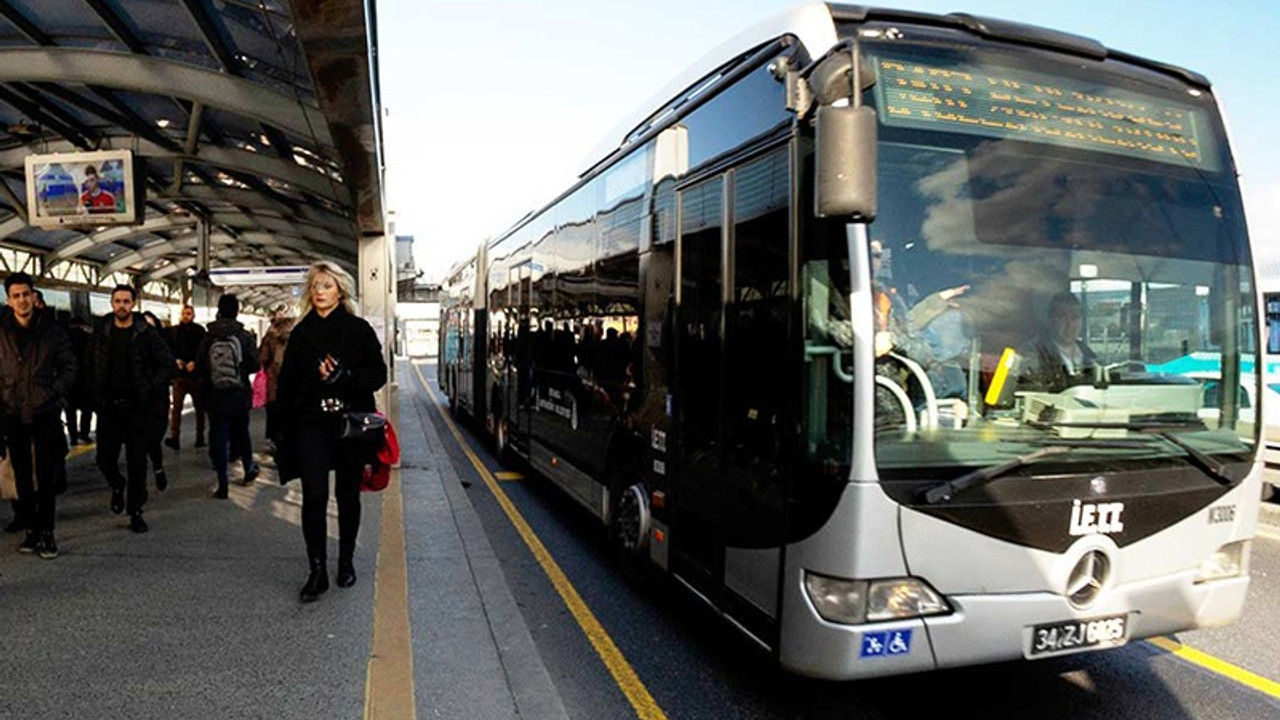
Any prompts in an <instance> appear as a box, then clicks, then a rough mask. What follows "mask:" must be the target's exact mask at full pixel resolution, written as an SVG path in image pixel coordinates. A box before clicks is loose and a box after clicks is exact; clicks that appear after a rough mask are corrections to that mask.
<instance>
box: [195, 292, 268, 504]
mask: <svg viewBox="0 0 1280 720" xmlns="http://www.w3.org/2000/svg"><path fill="white" fill-rule="evenodd" d="M239 314H240V300H239V298H237V297H236V296H235V295H232V294H226V295H223V296H222V297H220V298H218V317H217V319H215V320H214V321H213V322H211V323H209V331H208V333H207V334H206V335H205V338H204V341H203V342H202V343H201V344H200V351H199V352H198V353H196V377H197V378H199V379H200V384H201V386H202V390H201V392H203V393H204V397H205V403H206V405H207V406H208V408H209V424H210V427H209V458H210V459H211V460H212V461H213V469H214V471H216V472H217V474H218V487H217V489H216V490H214V492H213V496H214V497H215V498H218V499H220V500H225V499H226V498H227V457H228V447H230V450H231V452H232V454H234V455H235V457H238V458H240V462H241V463H242V464H243V465H244V484H245V485H248V484H249V483H251V482H253V481H254V478H256V477H258V472H259V469H258V464H257V463H256V462H254V461H253V440H252V439H251V438H250V437H249V410H250V409H251V408H252V406H253V385H252V384H251V383H250V382H249V376H250V375H252V374H253V373H255V372H257V371H258V368H259V362H258V345H257V343H255V342H254V340H253V337H252V336H251V335H249V333H248V331H247V330H245V329H244V325H243V324H242V323H241V322H240V321H239V320H236V316H237V315H239ZM226 340H232V341H234V342H236V343H238V345H239V351H238V357H235V358H226V359H223V358H222V357H219V353H215V348H216V346H218V345H221V343H220V342H219V341H226ZM233 354H234V353H233ZM226 362H233V363H235V364H236V365H238V367H233V368H230V369H229V372H231V373H232V375H233V378H232V380H231V381H224V380H223V378H222V373H223V372H227V370H224V369H223V368H222V365H223V364H224V363H226Z"/></svg>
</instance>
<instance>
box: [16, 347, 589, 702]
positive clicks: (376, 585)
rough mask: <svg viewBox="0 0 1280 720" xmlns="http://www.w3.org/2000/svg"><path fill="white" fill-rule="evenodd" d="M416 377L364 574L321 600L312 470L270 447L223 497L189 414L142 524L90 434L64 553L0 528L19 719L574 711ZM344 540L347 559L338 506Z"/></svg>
mask: <svg viewBox="0 0 1280 720" xmlns="http://www.w3.org/2000/svg"><path fill="white" fill-rule="evenodd" d="M399 377H400V378H401V382H400V385H401V389H400V392H399V406H398V416H399V422H398V429H399V430H400V433H399V436H400V440H401V443H402V446H403V447H402V453H403V455H402V467H401V469H400V471H399V476H398V477H393V484H392V487H391V488H390V489H389V490H388V491H387V492H384V493H380V494H377V495H371V494H365V495H364V498H363V520H362V525H361V531H360V538H359V543H358V546H357V551H356V567H357V572H358V573H359V582H357V584H356V585H355V586H354V587H352V588H349V589H339V588H337V587H336V586H333V587H331V589H330V590H329V592H328V593H327V594H326V595H325V596H324V597H323V598H322V599H321V600H320V601H319V602H315V603H311V604H308V605H303V604H300V603H299V602H298V599H297V594H298V590H299V589H300V588H301V585H302V583H303V581H304V580H305V578H306V574H307V565H306V557H305V550H304V547H303V541H302V533H301V529H300V526H299V522H300V520H299V517H300V503H301V496H300V494H299V489H298V484H297V482H296V481H295V482H293V483H290V484H288V485H286V486H283V487H282V486H280V485H279V484H278V483H277V482H276V477H275V474H274V467H273V465H272V464H271V461H270V458H269V456H266V455H263V454H261V453H259V454H258V455H257V457H258V460H259V461H260V462H261V463H262V465H263V467H264V472H263V473H262V475H261V477H259V479H258V480H257V481H256V482H255V483H253V484H251V485H248V486H240V485H238V484H236V481H237V480H238V479H239V469H238V467H237V468H236V469H235V470H234V471H233V474H232V483H233V484H232V488H231V497H230V499H229V500H214V499H212V497H211V491H212V489H213V486H214V483H215V481H214V475H213V471H212V469H211V468H210V463H209V459H208V456H207V454H206V453H205V451H204V450H203V449H195V448H193V447H192V442H193V440H194V437H193V431H194V417H193V416H191V415H190V414H188V415H187V417H186V422H185V426H184V435H183V438H182V449H181V450H180V451H177V452H175V451H173V450H170V449H168V448H165V452H164V455H165V466H166V470H167V472H168V475H169V478H170V485H169V488H168V490H167V491H165V492H156V491H155V489H154V486H152V487H151V499H150V501H149V502H148V503H147V506H146V512H145V517H146V520H147V522H148V524H149V525H150V532H148V533H146V534H141V535H137V534H134V533H132V532H130V530H129V529H128V518H127V516H123V515H113V514H111V511H110V509H109V507H108V505H109V498H110V493H109V492H108V490H107V486H106V484H105V482H104V481H103V479H102V476H101V473H100V472H99V471H98V469H97V467H96V466H95V464H94V449H93V448H92V447H91V446H81V447H79V448H73V457H72V458H71V459H70V460H69V461H68V480H69V482H68V486H69V487H68V490H67V492H66V493H65V494H64V495H62V496H61V497H60V498H59V506H58V522H57V531H56V535H57V540H58V546H59V549H60V551H61V556H60V557H59V558H57V559H55V560H41V559H39V558H38V557H36V556H31V555H20V554H18V553H17V552H15V550H16V548H17V546H18V544H19V542H20V541H21V538H22V535H21V534H16V535H5V536H3V537H2V538H0V720H36V719H40V718H102V719H104V720H106V719H112V718H121V719H124V718H128V719H130V720H140V719H145V718H165V719H172V718H184V719H185V718H192V719H197V718H219V719H222V718H308V719H311V718H361V717H394V718H398V719H399V718H403V719H406V720H407V718H410V717H414V716H416V717H418V718H468V719H469V720H470V719H485V718H495V719H505V718H549V719H558V718H563V717H565V711H564V708H563V705H562V703H561V701H560V698H559V696H558V695H557V693H556V690H555V687H554V685H553V684H552V682H551V680H550V678H549V676H548V674H547V671H546V668H545V667H544V666H543V664H542V660H541V658H539V656H538V654H537V651H536V649H535V647H534V645H533V642H532V640H531V639H530V635H529V632H528V629H527V628H526V627H525V625H524V620H523V618H522V617H521V614H520V612H519V609H518V608H517V606H516V604H515V602H514V600H513V598H512V596H511V592H510V590H509V589H508V587H507V584H506V581H505V579H504V578H503V575H502V571H501V570H500V568H499V566H498V563H497V560H496V558H494V556H493V552H492V550H491V549H490V546H489V543H488V540H487V539H486V537H485V535H484V532H483V530H482V529H481V527H480V523H479V521H478V519H477V517H476V515H475V511H474V510H473V508H472V507H471V504H470V502H469V501H468V499H467V497H466V494H465V493H464V492H463V491H462V488H461V486H460V484H459V483H460V480H459V478H458V476H457V474H456V472H455V471H454V469H453V467H452V466H451V465H450V464H449V463H448V460H447V458H446V456H445V454H444V452H443V449H442V446H441V442H442V440H441V438H440V437H439V436H438V434H437V433H436V431H435V429H434V426H433V425H432V424H431V423H430V422H429V421H428V416H427V415H426V413H429V412H434V410H432V409H430V408H429V406H428V404H427V402H426V401H425V397H424V394H423V390H422V388H421V387H420V386H419V384H418V382H417V380H416V379H415V378H414V377H413V374H412V371H409V370H407V367H406V366H404V365H401V368H400V372H399ZM262 421H263V418H262V417H261V411H254V417H253V437H254V438H255V443H259V442H260V439H261V438H262V426H261V423H262ZM122 465H123V458H122ZM388 508H391V510H390V511H389V510H388ZM8 519H9V509H8V507H7V503H6V504H4V505H0V521H2V522H5V523H7V522H8ZM384 524H386V527H384ZM388 539H390V540H388ZM388 542H389V543H390V544H391V547H390V548H388V547H387V546H385V544H386V543H388ZM401 542H402V543H403V547H402V548H401V547H399V546H398V543H401ZM330 543H331V547H330V551H329V554H330V559H331V562H330V565H331V572H332V565H333V560H334V559H335V558H336V556H337V520H336V510H335V508H334V507H333V506H332V504H331V506H330ZM397 581H398V583H397ZM398 617H399V618H402V619H403V620H404V621H403V622H399V623H397V622H396V618H398ZM378 633H381V637H380V638H379V637H376V635H377V634H378ZM406 634H407V635H408V636H407V637H406ZM379 653H381V654H379Z"/></svg>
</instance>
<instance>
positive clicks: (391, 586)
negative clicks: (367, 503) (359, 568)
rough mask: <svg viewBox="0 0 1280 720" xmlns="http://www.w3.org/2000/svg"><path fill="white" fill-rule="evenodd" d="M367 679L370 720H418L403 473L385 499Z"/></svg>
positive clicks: (393, 474) (366, 710)
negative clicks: (410, 615) (401, 489)
mask: <svg viewBox="0 0 1280 720" xmlns="http://www.w3.org/2000/svg"><path fill="white" fill-rule="evenodd" d="M365 672H366V675H365V684H364V688H365V693H364V720H413V719H414V718H415V717H416V716H417V708H416V703H415V701H414V692H413V638H412V635H411V633H410V625H409V572H408V563H407V562H406V560H405V549H404V502H403V500H402V498H401V496H400V471H399V470H398V469H394V468H393V469H392V470H391V486H390V487H389V488H387V489H386V491H384V492H383V494H382V533H381V536H380V538H379V540H378V562H377V575H376V580H375V583H374V593H373V641H372V642H371V643H370V647H369V664H368V667H367V669H366V671H365Z"/></svg>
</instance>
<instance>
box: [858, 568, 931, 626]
mask: <svg viewBox="0 0 1280 720" xmlns="http://www.w3.org/2000/svg"><path fill="white" fill-rule="evenodd" d="M949 612H951V606H950V605H948V604H947V601H946V600H943V599H942V596H941V595H939V594H938V593H937V591H935V590H934V589H933V588H931V587H929V583H927V582H925V581H923V580H921V579H919V578H913V577H906V578H894V579H892V580H875V581H873V582H872V583H871V589H870V590H869V591H868V593H867V620H868V621H870V622H876V621H877V620H901V619H904V618H913V617H924V616H926V615H946V614H947V613H949Z"/></svg>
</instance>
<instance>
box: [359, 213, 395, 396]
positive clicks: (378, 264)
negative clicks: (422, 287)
mask: <svg viewBox="0 0 1280 720" xmlns="http://www.w3.org/2000/svg"><path fill="white" fill-rule="evenodd" d="M391 250H392V243H391V242H389V241H388V235H386V234H385V233H376V234H375V233H366V234H365V235H364V236H363V237H361V238H360V255H359V258H360V277H359V278H358V280H357V282H358V283H359V287H358V288H357V292H358V293H359V294H360V315H361V317H363V318H364V319H365V320H367V321H369V324H370V325H372V326H373V331H374V332H375V333H377V335H378V341H379V342H380V343H382V359H383V360H384V361H385V362H386V363H387V373H388V374H387V386H386V387H385V388H383V389H382V391H381V392H379V393H378V407H380V408H383V410H384V412H385V411H387V410H388V409H389V408H390V405H391V402H392V400H393V398H394V390H393V388H394V386H395V383H396V375H395V373H396V366H395V362H394V358H393V355H392V351H393V350H394V349H395V307H396V306H395V293H396V283H395V272H394V265H393V264H392V262H391ZM388 414H389V415H390V414H391V413H390V412H388Z"/></svg>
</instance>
